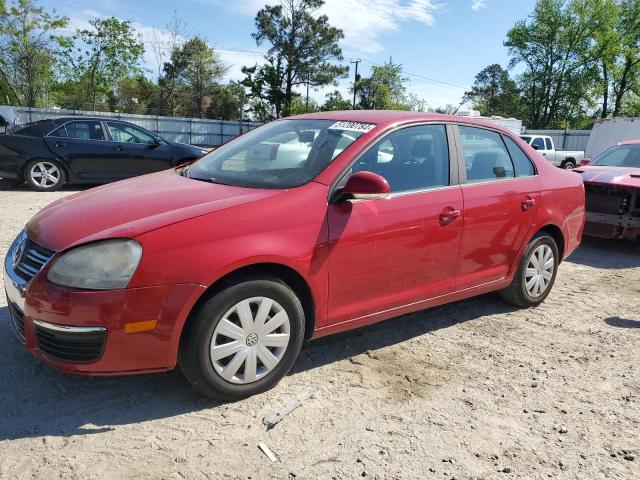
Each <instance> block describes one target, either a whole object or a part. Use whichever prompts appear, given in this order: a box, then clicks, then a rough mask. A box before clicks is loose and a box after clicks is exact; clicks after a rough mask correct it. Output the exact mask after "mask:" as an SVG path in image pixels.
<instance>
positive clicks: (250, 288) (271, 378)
mask: <svg viewBox="0 0 640 480" xmlns="http://www.w3.org/2000/svg"><path fill="white" fill-rule="evenodd" d="M303 339H304V310H303V308H302V304H301V303H300V300H299V299H298V297H297V296H296V295H295V293H294V292H293V291H292V290H291V289H290V288H289V287H288V286H287V285H286V284H284V283H283V282H281V281H280V280H279V279H277V278H260V279H251V280H245V281H242V282H240V283H236V284H234V285H231V286H229V287H227V288H225V289H224V290H222V291H220V292H219V293H218V294H216V295H214V296H213V297H212V298H211V299H209V300H208V301H207V302H206V303H205V304H204V305H203V306H202V307H201V308H200V309H199V310H198V311H197V312H196V313H195V314H194V316H193V317H192V318H191V319H190V320H189V323H188V324H187V326H186V327H185V333H184V335H183V339H182V341H181V345H180V360H179V363H180V368H181V370H182V373H183V374H184V376H185V377H186V378H187V380H188V381H189V382H190V383H191V384H192V385H193V386H194V387H195V388H196V389H197V390H199V391H200V392H202V393H203V394H204V395H206V396H208V397H211V398H215V399H218V400H225V401H227V400H238V399H241V398H245V397H249V396H251V395H255V394H257V393H261V392H264V391H266V390H268V389H270V388H272V387H273V386H275V385H276V384H277V383H278V382H279V381H280V379H282V377H284V376H285V375H286V374H287V372H288V371H289V370H290V369H291V367H292V366H293V364H294V363H295V361H296V358H297V357H298V353H299V352H300V348H301V347H302V342H303Z"/></svg>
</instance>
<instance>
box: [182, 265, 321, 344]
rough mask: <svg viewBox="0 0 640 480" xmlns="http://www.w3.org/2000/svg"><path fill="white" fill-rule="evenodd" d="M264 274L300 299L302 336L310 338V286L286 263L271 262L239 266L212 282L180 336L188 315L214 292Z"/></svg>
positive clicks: (312, 311)
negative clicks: (302, 321) (278, 281)
mask: <svg viewBox="0 0 640 480" xmlns="http://www.w3.org/2000/svg"><path fill="white" fill-rule="evenodd" d="M265 276H266V277H269V276H272V277H276V278H278V279H280V280H282V281H283V282H284V283H285V284H286V285H287V286H288V287H289V288H291V289H292V290H293V292H294V293H295V294H296V296H297V297H298V298H299V299H300V302H301V303H302V308H303V310H304V317H305V326H304V327H305V328H304V338H305V340H308V339H309V338H311V336H312V335H313V332H314V330H315V326H316V310H315V300H314V297H313V293H312V291H311V287H310V286H309V284H308V283H307V281H306V280H305V278H304V277H303V276H302V275H301V274H300V273H299V272H298V271H296V270H294V269H293V268H291V267H289V266H287V265H283V264H281V263H271V262H264V263H254V264H250V265H245V266H242V267H239V268H237V269H235V270H233V271H231V272H229V273H227V274H225V275H224V276H222V277H220V278H219V279H218V280H216V281H215V282H214V283H212V284H211V285H210V286H209V287H208V288H207V289H206V290H205V291H204V292H203V293H202V295H200V298H198V300H197V301H196V303H195V304H194V306H193V307H192V308H191V311H190V313H189V316H188V318H187V320H186V322H185V323H184V325H183V326H182V332H181V334H180V336H181V337H182V335H184V332H185V330H186V327H187V325H188V324H189V319H190V317H191V316H192V315H193V314H194V313H195V312H197V311H198V310H199V309H200V308H201V307H202V305H204V303H206V302H207V301H208V300H209V299H210V298H211V297H213V296H214V295H215V294H216V293H218V292H220V291H222V290H223V289H224V288H225V287H227V286H229V285H230V284H233V283H237V282H238V281H244V280H247V279H252V278H259V277H265Z"/></svg>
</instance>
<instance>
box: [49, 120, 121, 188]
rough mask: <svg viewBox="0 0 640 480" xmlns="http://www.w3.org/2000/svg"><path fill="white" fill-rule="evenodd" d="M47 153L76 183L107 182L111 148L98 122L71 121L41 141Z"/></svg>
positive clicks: (100, 123)
mask: <svg viewBox="0 0 640 480" xmlns="http://www.w3.org/2000/svg"><path fill="white" fill-rule="evenodd" d="M44 140H45V142H46V144H47V146H48V147H49V149H50V150H51V151H52V152H54V153H55V154H57V155H59V156H60V157H62V158H63V159H64V160H65V163H66V164H67V167H68V168H69V170H70V171H71V173H72V174H73V175H74V176H76V177H77V178H78V179H80V180H88V181H93V180H105V179H110V178H111V155H112V153H113V152H112V148H111V146H110V145H109V142H107V141H106V135H105V132H104V129H103V127H102V122H100V121H98V120H73V121H71V122H67V123H65V124H64V125H62V126H60V127H58V128H57V129H55V130H54V131H53V132H51V133H49V135H47V136H46V137H45V138H44Z"/></svg>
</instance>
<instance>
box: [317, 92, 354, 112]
mask: <svg viewBox="0 0 640 480" xmlns="http://www.w3.org/2000/svg"><path fill="white" fill-rule="evenodd" d="M326 98H327V100H326V101H325V102H324V104H323V105H322V106H321V107H320V110H322V111H325V112H329V111H336V110H351V109H352V108H353V105H352V103H351V100H348V99H346V98H344V97H343V96H342V94H341V93H340V90H334V91H333V92H330V93H327V95H326Z"/></svg>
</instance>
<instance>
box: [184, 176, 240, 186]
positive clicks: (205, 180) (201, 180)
mask: <svg viewBox="0 0 640 480" xmlns="http://www.w3.org/2000/svg"><path fill="white" fill-rule="evenodd" d="M189 178H190V179H191V180H198V181H200V182H208V183H215V184H216V185H228V186H230V187H233V185H232V184H231V183H224V182H221V181H220V180H218V179H217V178H215V177H208V178H207V177H205V178H203V177H189Z"/></svg>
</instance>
